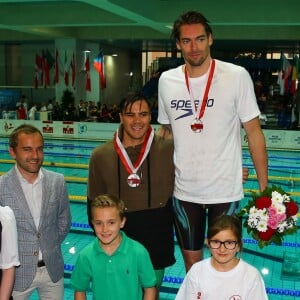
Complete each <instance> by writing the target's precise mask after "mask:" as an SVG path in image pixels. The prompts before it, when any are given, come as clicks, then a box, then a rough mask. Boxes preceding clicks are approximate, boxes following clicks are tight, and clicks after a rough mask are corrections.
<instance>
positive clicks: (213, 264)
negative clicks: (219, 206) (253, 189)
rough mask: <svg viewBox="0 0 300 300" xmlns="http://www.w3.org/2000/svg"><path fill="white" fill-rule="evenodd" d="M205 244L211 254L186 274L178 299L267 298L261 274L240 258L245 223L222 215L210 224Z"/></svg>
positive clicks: (244, 299) (253, 299) (254, 299)
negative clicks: (243, 224)
mask: <svg viewBox="0 0 300 300" xmlns="http://www.w3.org/2000/svg"><path fill="white" fill-rule="evenodd" d="M206 245H207V247H208V248H209V250H210V252H211V257H209V258H206V259H204V260H202V261H200V262H197V263H195V264H194V265H193V266H192V268H191V269H190V271H189V272H188V273H187V275H186V277H185V278H184V281H183V283H182V285H181V287H180V289H179V291H178V294H177V296H176V298H175V299H176V300H186V299H189V300H193V299H195V300H196V299H197V300H199V299H201V300H215V299H221V300H223V299H224V300H227V299H228V300H266V299H268V297H267V294H266V290H265V284H264V281H263V279H262V276H261V275H260V273H259V272H258V270H257V269H255V268H254V267H253V266H251V265H250V264H248V263H246V262H245V261H244V260H242V259H241V258H239V257H238V255H237V254H238V253H239V252H241V250H242V224H241V220H240V219H239V218H237V217H235V216H229V215H222V216H220V217H218V218H216V219H215V220H214V221H213V222H212V224H210V225H209V227H208V232H207V238H206Z"/></svg>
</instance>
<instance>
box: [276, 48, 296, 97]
mask: <svg viewBox="0 0 300 300" xmlns="http://www.w3.org/2000/svg"><path fill="white" fill-rule="evenodd" d="M280 59H281V70H280V71H279V73H278V80H277V83H278V84H279V86H280V95H284V94H285V93H288V92H289V89H290V88H289V77H290V75H291V74H292V70H293V67H292V65H291V64H290V62H289V61H288V59H287V58H286V56H285V55H284V54H281V57H280Z"/></svg>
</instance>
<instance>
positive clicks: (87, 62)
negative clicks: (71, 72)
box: [84, 55, 91, 92]
mask: <svg viewBox="0 0 300 300" xmlns="http://www.w3.org/2000/svg"><path fill="white" fill-rule="evenodd" d="M84 67H85V72H86V83H85V90H86V91H89V92H90V91H91V76H90V57H89V56H88V55H87V56H86V59H85V63H84Z"/></svg>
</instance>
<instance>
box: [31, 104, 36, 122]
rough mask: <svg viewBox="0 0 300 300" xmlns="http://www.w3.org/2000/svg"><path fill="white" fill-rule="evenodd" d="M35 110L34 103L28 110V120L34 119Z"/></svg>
mask: <svg viewBox="0 0 300 300" xmlns="http://www.w3.org/2000/svg"><path fill="white" fill-rule="evenodd" d="M36 111H37V107H36V104H34V105H33V106H32V107H31V108H30V110H29V120H35V113H36Z"/></svg>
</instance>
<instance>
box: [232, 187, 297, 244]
mask: <svg viewBox="0 0 300 300" xmlns="http://www.w3.org/2000/svg"><path fill="white" fill-rule="evenodd" d="M297 213H298V205H297V203H296V202H295V201H294V200H293V199H292V198H291V197H290V196H289V195H288V194H287V193H285V192H284V191H283V190H282V188H281V187H279V186H275V185H273V186H272V187H268V188H266V189H265V190H264V191H263V192H262V193H260V194H256V193H253V198H252V200H250V201H249V202H248V204H247V205H246V206H245V207H244V208H242V209H241V211H240V212H239V213H238V215H239V216H243V215H244V214H247V215H248V217H247V218H246V220H245V222H244V227H246V228H247V232H248V233H251V235H252V237H253V238H254V239H255V240H257V241H258V245H259V247H260V248H263V247H264V246H267V245H269V244H271V243H275V244H277V245H281V244H282V241H283V237H284V236H285V235H287V234H292V233H295V232H296V231H297Z"/></svg>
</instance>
